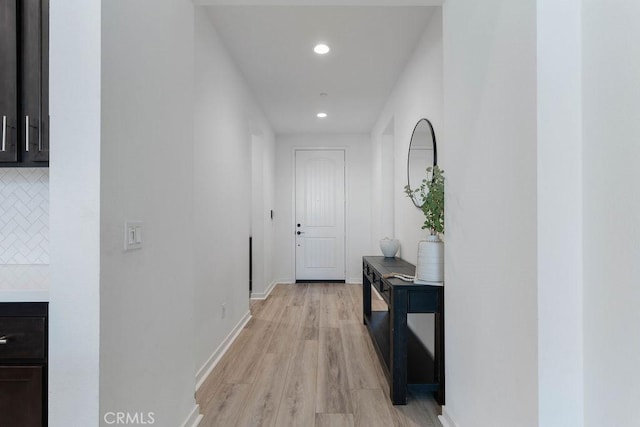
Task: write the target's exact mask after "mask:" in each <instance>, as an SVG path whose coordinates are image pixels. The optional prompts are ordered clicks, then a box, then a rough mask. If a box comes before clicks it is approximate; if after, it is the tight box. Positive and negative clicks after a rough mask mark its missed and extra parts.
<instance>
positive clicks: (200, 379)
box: [196, 311, 251, 391]
mask: <svg viewBox="0 0 640 427" xmlns="http://www.w3.org/2000/svg"><path fill="white" fill-rule="evenodd" d="M250 319H251V311H247V313H246V314H245V315H244V316H243V317H242V319H240V322H238V324H237V325H236V326H235V327H234V328H233V329H232V330H231V332H230V333H229V335H227V337H226V338H225V339H224V341H222V343H221V344H220V345H219V346H218V348H216V349H215V351H214V352H213V354H211V356H209V359H207V361H206V362H205V363H204V365H202V367H201V368H200V369H199V370H198V372H197V373H196V391H198V389H199V388H200V387H201V386H202V384H204V382H205V380H206V379H207V377H208V376H209V374H210V373H211V371H213V368H215V367H216V365H217V364H218V362H220V359H222V356H224V354H225V353H226V352H227V350H229V347H231V344H233V342H234V341H235V340H236V338H238V335H240V332H241V331H242V329H243V328H244V327H245V325H246V324H247V323H248V322H249V320H250Z"/></svg>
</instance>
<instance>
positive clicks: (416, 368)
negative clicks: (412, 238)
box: [362, 256, 444, 405]
mask: <svg viewBox="0 0 640 427" xmlns="http://www.w3.org/2000/svg"><path fill="white" fill-rule="evenodd" d="M390 273H402V274H409V275H413V274H415V266H414V265H413V264H409V263H408V262H406V261H404V260H402V259H400V258H384V257H380V256H366V257H363V258H362V284H363V285H362V302H363V307H362V308H363V317H364V324H365V325H366V326H367V330H368V331H369V335H370V336H371V339H372V340H373V343H374V347H375V349H376V352H377V353H378V357H379V359H380V362H381V363H382V366H383V368H384V369H383V370H384V372H385V374H386V376H387V380H388V381H389V390H390V395H391V396H390V397H391V401H392V402H393V404H394V405H406V404H407V386H409V385H411V387H412V388H413V387H416V388H419V389H422V390H428V391H433V392H435V396H436V400H437V401H438V403H439V404H441V405H444V288H443V287H442V286H435V285H418V284H414V283H411V282H405V281H402V280H400V279H396V278H388V279H385V278H383V277H382V276H383V275H387V274H390ZM372 285H373V286H375V287H376V289H377V290H378V292H379V293H380V295H381V296H382V298H383V299H384V300H385V302H386V303H387V306H388V307H389V309H388V310H387V311H372V310H371V286H372ZM408 313H435V355H431V354H430V353H429V351H428V350H427V349H426V348H425V347H424V345H423V344H422V343H421V342H420V340H419V339H418V337H417V336H416V335H415V334H414V333H413V331H412V330H411V329H410V328H409V327H408V325H407V314H408Z"/></svg>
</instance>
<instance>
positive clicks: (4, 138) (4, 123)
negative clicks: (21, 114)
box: [0, 116, 7, 151]
mask: <svg viewBox="0 0 640 427" xmlns="http://www.w3.org/2000/svg"><path fill="white" fill-rule="evenodd" d="M6 150H7V116H2V150H0V151H6Z"/></svg>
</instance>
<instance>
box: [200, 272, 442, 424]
mask: <svg viewBox="0 0 640 427" xmlns="http://www.w3.org/2000/svg"><path fill="white" fill-rule="evenodd" d="M361 292H362V290H361V287H360V286H359V285H350V284H336V283H331V284H328V283H322V284H297V285H278V286H276V288H275V289H274V290H273V292H272V293H271V295H270V296H269V297H268V298H267V299H266V300H264V301H258V302H254V303H253V305H252V307H251V312H252V319H251V320H250V321H249V323H248V324H247V326H246V327H245V328H244V330H243V331H242V332H241V333H240V335H239V336H238V338H237V339H236V340H235V342H234V343H233V345H232V346H231V347H230V348H229V350H228V351H227V352H226V354H225V355H224V357H223V358H222V360H221V361H220V362H219V363H218V365H217V366H216V367H215V369H214V370H213V372H212V373H211V375H210V376H209V378H208V379H207V381H206V382H205V383H204V384H203V386H202V387H201V388H200V389H199V391H198V393H197V396H196V398H197V401H198V403H199V404H200V408H201V411H202V413H203V414H204V419H203V420H202V422H201V424H200V425H201V426H206V427H209V426H222V427H227V426H234V425H237V426H249V425H251V426H258V425H259V426H317V427H320V426H331V427H337V426H367V427H374V426H381V427H383V426H384V427H386V426H407V427H408V426H425V427H429V426H440V424H439V422H438V421H437V415H438V414H439V413H440V407H439V406H438V405H437V403H436V402H435V401H434V400H433V398H432V397H431V396H430V395H420V396H416V395H411V394H410V396H409V402H408V405H406V406H393V405H391V403H390V401H389V398H388V394H389V391H388V385H387V382H386V379H385V377H384V374H383V372H382V370H381V368H380V365H379V362H378V360H377V356H376V354H375V350H374V349H373V347H372V344H371V341H370V339H369V337H368V336H367V332H366V329H365V328H364V326H363V324H362V320H361V315H360V313H361V311H362V302H361V301H362V294H361ZM374 298H375V296H374ZM376 304H377V306H376ZM380 304H382V305H384V303H382V302H381V301H379V300H378V301H374V307H373V308H374V310H375V309H378V310H380V309H384V307H383V306H381V305H380Z"/></svg>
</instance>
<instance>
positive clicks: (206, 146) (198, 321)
mask: <svg viewBox="0 0 640 427" xmlns="http://www.w3.org/2000/svg"><path fill="white" fill-rule="evenodd" d="M196 12H197V13H196V17H195V30H196V40H195V41H196V47H195V65H196V66H195V71H196V74H195V118H196V120H195V150H194V152H195V160H194V180H193V186H194V195H195V228H196V234H195V254H196V258H195V260H196V262H195V281H196V288H195V312H194V316H195V326H196V335H195V337H196V347H195V348H196V352H195V356H196V357H195V360H196V368H198V369H200V368H202V367H204V366H205V364H206V362H207V361H208V360H209V358H210V357H211V356H212V355H213V353H214V352H215V350H216V349H217V348H218V346H219V345H220V344H221V343H222V342H223V340H224V339H225V337H226V336H227V334H229V332H230V331H231V330H232V329H233V328H234V327H235V326H236V325H237V324H238V322H240V320H241V319H242V318H243V317H244V316H245V315H246V314H247V313H248V311H249V232H250V228H251V211H252V196H251V193H252V189H251V176H252V173H251V171H252V142H251V141H252V134H254V135H258V134H259V136H257V137H256V138H255V139H256V144H260V146H258V147H256V148H257V150H258V151H259V152H260V157H266V158H268V157H269V153H270V152H271V153H272V152H273V141H274V137H273V133H272V131H271V129H270V127H269V125H268V123H267V122H266V121H265V119H264V117H263V115H262V113H261V112H260V110H259V108H258V107H257V105H256V102H255V101H254V98H253V97H252V95H251V93H250V92H249V90H248V88H247V86H246V84H245V82H244V80H243V79H242V77H240V74H239V72H238V70H237V69H236V67H235V65H234V64H233V62H232V60H231V59H230V57H229V55H228V53H227V51H226V49H225V47H224V46H223V44H222V42H221V40H220V37H219V36H218V34H217V32H216V31H215V29H214V27H213V25H212V24H211V21H210V20H209V18H208V16H207V15H206V14H205V13H204V11H202V10H200V9H196ZM271 155H272V154H271ZM266 163H267V164H264V163H262V160H261V159H256V162H255V166H256V170H259V171H260V173H261V174H264V175H269V173H272V170H273V167H271V166H269V164H268V162H266ZM269 170H271V172H269ZM272 181H273V180H272V179H271V182H272ZM264 184H265V186H266V185H267V180H265V183H264ZM269 191H271V192H272V190H269V189H267V191H265V192H264V194H263V197H261V198H260V199H261V200H260V201H259V202H258V203H257V204H256V206H255V208H256V209H260V210H262V211H263V212H264V211H265V208H264V207H261V206H260V205H264V203H267V202H268V201H269V200H270V198H269ZM256 226H257V227H258V225H256ZM257 231H258V234H260V235H261V236H262V241H263V245H267V246H268V245H270V241H269V240H268V236H267V232H265V230H264V227H263V229H262V230H257ZM265 242H266V243H265ZM254 243H255V242H254ZM267 243H268V244H267ZM262 258H263V259H264V260H265V263H266V262H267V261H266V260H267V259H268V258H266V257H262ZM261 271H262V272H263V274H264V275H266V274H267V273H266V272H267V270H266V269H265V268H262V269H261ZM267 280H268V279H267ZM264 281H265V280H264V279H263V280H262V281H260V285H255V286H256V289H255V290H256V292H261V291H263V289H261V288H260V287H259V286H262V284H263V283H264ZM223 303H226V314H225V317H224V318H222V311H221V304H223Z"/></svg>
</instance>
